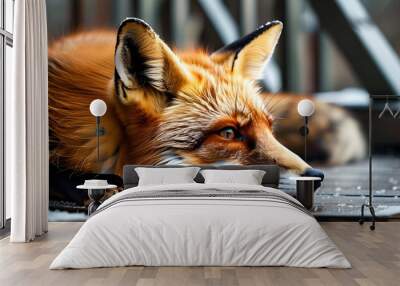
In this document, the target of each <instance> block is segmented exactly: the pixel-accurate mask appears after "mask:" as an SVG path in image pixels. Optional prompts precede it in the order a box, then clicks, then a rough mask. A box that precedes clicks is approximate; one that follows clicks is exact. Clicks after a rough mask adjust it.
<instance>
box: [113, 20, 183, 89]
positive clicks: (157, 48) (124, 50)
mask: <svg viewBox="0 0 400 286" xmlns="http://www.w3.org/2000/svg"><path fill="white" fill-rule="evenodd" d="M115 68H116V75H115V76H116V77H117V78H118V79H120V80H121V81H122V83H123V85H124V86H125V87H126V88H128V89H134V88H138V87H144V86H151V87H153V88H155V89H156V90H158V91H161V92H174V91H176V90H178V89H179V87H180V86H181V85H182V84H183V83H184V82H185V81H187V80H188V79H189V77H190V74H189V72H188V71H187V69H186V68H185V66H184V65H183V64H182V63H181V62H180V60H179V59H178V57H177V56H176V55H175V54H174V52H172V50H171V49H170V48H169V47H168V46H167V45H166V44H165V43H164V42H163V41H162V40H161V39H160V38H159V36H158V35H157V34H156V33H155V32H154V31H153V29H152V28H151V27H150V26H149V25H148V24H147V23H146V22H144V21H142V20H140V19H137V18H128V19H126V20H125V21H124V22H122V24H121V26H120V27H119V30H118V36H117V44H116V48H115Z"/></svg>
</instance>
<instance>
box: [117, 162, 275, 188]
mask: <svg viewBox="0 0 400 286" xmlns="http://www.w3.org/2000/svg"><path fill="white" fill-rule="evenodd" d="M136 167H148V168H181V167H185V166H183V165H162V166H149V165H125V166H124V169H123V176H122V177H123V181H124V189H129V188H133V187H136V186H137V185H138V182H139V177H138V174H137V173H136V171H135V168H136ZM197 167H200V168H201V169H203V170H205V169H218V170H249V169H251V170H263V171H265V172H266V173H265V175H264V178H263V180H262V185H263V186H265V187H271V188H278V187H279V178H280V172H279V167H278V166H277V165H246V166H239V165H221V166H212V165H208V166H204V165H203V166H197ZM194 180H195V181H196V182H197V183H203V182H204V178H203V176H202V175H201V174H200V173H199V174H198V175H197V176H196V178H195V179H194Z"/></svg>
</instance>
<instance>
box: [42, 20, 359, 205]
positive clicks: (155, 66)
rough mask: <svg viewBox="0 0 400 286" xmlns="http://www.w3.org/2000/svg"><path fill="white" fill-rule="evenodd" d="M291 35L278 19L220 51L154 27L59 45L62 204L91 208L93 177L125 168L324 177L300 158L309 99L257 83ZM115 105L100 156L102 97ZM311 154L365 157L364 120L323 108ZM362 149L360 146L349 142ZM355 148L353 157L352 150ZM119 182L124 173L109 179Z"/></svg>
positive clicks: (57, 166) (55, 73)
mask: <svg viewBox="0 0 400 286" xmlns="http://www.w3.org/2000/svg"><path fill="white" fill-rule="evenodd" d="M281 30H282V24H281V23H280V22H277V21H276V22H270V23H267V24H265V25H263V26H261V27H260V28H259V29H257V30H256V31H255V32H253V33H251V34H249V35H247V36H245V37H243V38H242V39H240V40H238V41H236V42H234V43H232V44H230V45H228V46H225V47H223V48H221V49H219V50H217V51H215V52H213V53H207V52H206V51H204V50H201V49H198V50H189V51H179V52H178V51H173V50H172V49H171V48H169V47H168V46H167V44H166V43H164V42H163V41H162V40H161V39H160V37H159V36H158V35H157V34H156V33H155V32H154V31H153V30H152V28H151V27H150V26H148V25H147V24H146V23H145V22H143V21H141V20H138V19H133V18H132V19H128V20H126V21H124V22H123V23H122V24H121V26H120V27H119V30H118V31H117V32H116V31H108V30H98V31H96V30H94V31H90V32H81V33H75V34H72V35H69V36H66V37H63V38H61V39H59V40H57V41H55V42H54V43H53V44H52V45H51V46H50V48H49V116H50V118H49V120H50V137H51V143H50V149H51V158H50V160H51V166H52V167H51V182H50V184H51V193H50V198H51V199H52V200H65V201H73V202H76V203H77V204H78V205H80V204H84V203H85V198H84V196H83V193H82V194H81V193H79V192H76V191H75V186H76V185H77V184H80V183H82V178H89V177H93V176H96V174H115V175H121V173H122V168H123V166H124V165H125V164H149V165H158V164H265V163H269V162H275V163H276V164H278V165H280V166H282V167H283V168H286V169H289V170H292V171H294V172H297V173H299V174H314V175H315V174H316V175H318V171H317V170H314V169H312V168H311V167H310V165H309V164H308V163H306V162H304V161H303V160H302V159H301V158H300V156H298V155H296V153H297V154H302V150H303V138H302V137H301V136H299V134H298V128H299V127H300V126H301V125H302V118H301V117H300V116H299V115H298V113H297V103H298V101H299V100H300V99H303V98H304V96H299V95H292V94H268V93H263V92H261V87H260V86H259V84H258V82H257V80H259V79H260V77H261V75H262V71H263V68H264V66H265V64H266V63H267V62H268V59H269V58H270V57H271V55H272V53H273V51H274V49H275V46H276V44H277V42H278V38H279V35H280V33H281ZM97 98H99V99H102V100H104V101H105V102H106V104H107V112H106V114H105V115H104V117H102V119H101V128H102V132H101V136H100V142H99V143H100V149H99V158H97V139H96V120H95V118H94V117H93V116H92V115H91V113H90V112H89V105H90V103H91V101H92V100H94V99H97ZM315 106H316V113H315V115H314V116H313V117H312V118H311V119H310V123H309V124H310V134H309V158H310V159H318V160H320V161H325V162H327V163H330V164H338V163H346V162H348V161H351V160H353V159H358V158H361V157H362V156H363V155H364V150H365V148H364V142H363V140H362V138H363V136H361V132H360V130H359V126H358V125H357V123H356V121H355V120H354V119H352V118H351V117H350V115H348V114H347V113H346V112H345V111H344V110H343V109H340V108H338V107H334V106H331V105H328V104H325V103H321V102H317V101H315ZM349 142H352V144H350V145H349V144H348V143H349ZM344 144H345V145H346V152H345V153H343V152H341V150H343V146H344ZM108 178H109V179H110V178H111V180H113V179H115V180H116V181H118V177H108Z"/></svg>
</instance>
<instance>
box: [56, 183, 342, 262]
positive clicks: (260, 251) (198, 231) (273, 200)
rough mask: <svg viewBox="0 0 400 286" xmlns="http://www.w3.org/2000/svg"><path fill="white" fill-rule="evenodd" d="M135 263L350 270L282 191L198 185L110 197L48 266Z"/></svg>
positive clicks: (322, 233)
mask: <svg viewBox="0 0 400 286" xmlns="http://www.w3.org/2000/svg"><path fill="white" fill-rule="evenodd" d="M130 265H144V266H293V267H332V268H349V267H350V263H349V262H348V261H347V259H346V258H345V257H344V255H343V254H342V252H341V251H340V250H339V249H338V248H337V247H336V245H335V244H334V243H333V242H332V241H331V239H330V238H329V237H328V236H327V234H326V233H325V231H324V230H323V229H322V228H321V226H320V225H319V223H318V222H317V221H316V220H315V218H314V217H312V216H311V215H310V214H309V212H308V211H307V210H306V209H305V208H304V207H303V206H302V205H301V204H300V203H299V202H298V201H297V200H295V199H294V198H293V197H291V196H289V195H287V194H285V193H284V192H282V191H279V190H277V189H273V188H268V187H263V186H255V185H238V184H197V183H193V184H179V185H160V186H141V187H135V188H131V189H127V190H125V191H123V192H121V193H119V194H117V195H115V196H113V197H111V198H109V199H108V200H106V201H105V202H104V203H103V204H102V205H101V206H100V207H99V209H98V210H97V211H96V212H95V213H94V214H93V215H92V216H91V217H90V218H89V219H88V220H87V221H86V222H85V223H84V224H83V226H82V227H81V229H80V230H79V231H78V233H77V234H76V235H75V237H74V238H73V239H72V241H71V242H70V243H69V244H68V245H67V246H66V247H65V249H64V250H63V251H62V252H61V253H60V254H59V255H58V256H57V257H56V259H55V260H54V261H53V262H52V264H51V266H50V269H65V268H92V267H116V266H130Z"/></svg>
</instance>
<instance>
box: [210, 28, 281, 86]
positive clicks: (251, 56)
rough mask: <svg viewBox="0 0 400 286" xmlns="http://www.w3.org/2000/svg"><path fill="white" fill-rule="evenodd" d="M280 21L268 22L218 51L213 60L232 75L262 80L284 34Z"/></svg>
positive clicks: (212, 56)
mask: <svg viewBox="0 0 400 286" xmlns="http://www.w3.org/2000/svg"><path fill="white" fill-rule="evenodd" d="M282 27H283V25H282V23H281V22H280V21H272V22H268V23H266V24H264V25H262V26H261V27H259V28H258V29H257V30H255V31H254V32H253V33H251V34H248V35H246V36H244V37H243V38H241V39H239V40H237V41H235V42H233V43H231V44H229V45H227V46H225V47H223V48H221V49H219V50H217V51H216V52H214V53H213V54H212V55H211V58H212V59H213V60H214V61H215V62H217V63H219V64H222V65H224V66H225V67H226V68H227V70H229V71H231V72H232V73H235V74H239V75H242V76H244V77H246V78H250V79H260V78H261V77H262V72H263V70H264V67H265V65H266V64H267V62H268V61H269V59H270V58H271V56H272V54H273V52H274V49H275V46H276V44H277V43H278V39H279V36H280V34H281V32H282Z"/></svg>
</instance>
